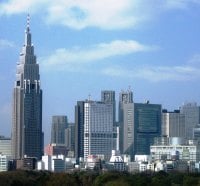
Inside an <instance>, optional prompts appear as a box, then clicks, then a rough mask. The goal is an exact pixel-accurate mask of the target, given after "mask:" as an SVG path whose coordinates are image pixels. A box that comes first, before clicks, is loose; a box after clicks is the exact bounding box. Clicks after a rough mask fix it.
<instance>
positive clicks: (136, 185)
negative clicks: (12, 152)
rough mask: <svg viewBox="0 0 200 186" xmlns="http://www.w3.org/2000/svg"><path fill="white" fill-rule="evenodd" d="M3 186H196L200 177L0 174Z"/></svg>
mask: <svg viewBox="0 0 200 186" xmlns="http://www.w3.org/2000/svg"><path fill="white" fill-rule="evenodd" d="M0 185H1V186H129V185H130V186H195V185H200V174H199V173H195V174H194V173H193V174H186V173H185V174H184V173H178V172H171V173H166V172H163V171H161V172H158V173H137V174H131V173H127V172H123V173H121V172H104V173H99V172H95V171H84V172H73V173H52V172H47V171H40V172H39V171H9V172H1V173H0Z"/></svg>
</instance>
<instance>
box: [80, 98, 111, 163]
mask: <svg viewBox="0 0 200 186" xmlns="http://www.w3.org/2000/svg"><path fill="white" fill-rule="evenodd" d="M112 149H113V105H112V104H110V103H103V102H93V101H87V102H85V104H84V159H86V158H87V157H88V155H104V157H105V159H106V160H109V159H110V156H111V151H112Z"/></svg>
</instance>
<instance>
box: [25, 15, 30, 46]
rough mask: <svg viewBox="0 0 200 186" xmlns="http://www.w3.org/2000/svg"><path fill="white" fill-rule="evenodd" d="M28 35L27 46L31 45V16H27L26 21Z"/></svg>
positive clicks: (26, 36)
mask: <svg viewBox="0 0 200 186" xmlns="http://www.w3.org/2000/svg"><path fill="white" fill-rule="evenodd" d="M25 32H26V34H25V45H26V46H27V45H31V33H30V15H29V14H28V15H27V21H26V31H25Z"/></svg>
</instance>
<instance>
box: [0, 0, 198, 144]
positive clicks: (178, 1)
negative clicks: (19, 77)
mask: <svg viewBox="0 0 200 186" xmlns="http://www.w3.org/2000/svg"><path fill="white" fill-rule="evenodd" d="M28 13H29V14H30V16H31V21H30V25H31V26H30V27H31V33H32V42H33V44H34V46H35V53H36V55H37V62H38V63H39V64H40V74H41V81H42V89H43V92H44V94H43V126H44V127H43V128H44V131H45V143H48V142H49V139H50V135H49V134H50V128H51V127H50V126H51V116H52V115H61V114H64V115H67V116H68V118H69V121H70V122H73V121H74V106H75V104H76V101H77V100H85V99H86V98H88V95H89V94H90V95H91V99H93V100H99V99H100V92H101V90H105V89H106V90H115V91H116V99H117V100H118V94H119V92H120V91H121V90H127V89H128V87H129V86H130V87H131V89H132V91H133V93H134V101H135V102H143V101H144V100H150V102H151V103H160V104H162V105H163V108H167V109H168V110H174V109H177V108H178V107H179V106H181V105H182V104H183V102H185V101H187V102H191V101H192V102H194V101H196V102H197V103H198V104H199V103H200V86H199V81H200V68H199V67H200V22H199V20H200V1H199V0H164V1H162V0H57V1H52V0H2V1H1V2H0V63H1V64H0V84H1V89H0V90H1V93H0V135H6V136H10V130H11V110H12V109H11V105H12V90H13V87H14V81H15V71H16V63H17V62H18V60H19V53H20V51H21V47H22V45H23V43H24V30H25V27H26V17H27V14H28Z"/></svg>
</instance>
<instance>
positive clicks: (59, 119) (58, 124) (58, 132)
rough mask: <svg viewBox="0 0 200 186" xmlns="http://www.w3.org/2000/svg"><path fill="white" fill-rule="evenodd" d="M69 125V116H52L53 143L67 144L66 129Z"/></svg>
mask: <svg viewBox="0 0 200 186" xmlns="http://www.w3.org/2000/svg"><path fill="white" fill-rule="evenodd" d="M67 127H68V122H67V116H52V127H51V143H54V144H56V145H65V129H67Z"/></svg>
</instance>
